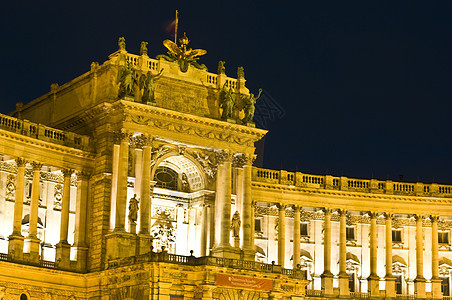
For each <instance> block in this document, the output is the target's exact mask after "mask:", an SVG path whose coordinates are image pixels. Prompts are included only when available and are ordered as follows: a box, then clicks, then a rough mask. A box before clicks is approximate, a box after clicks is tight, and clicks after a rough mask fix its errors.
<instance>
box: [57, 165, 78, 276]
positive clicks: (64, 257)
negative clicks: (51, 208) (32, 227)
mask: <svg viewBox="0 0 452 300" xmlns="http://www.w3.org/2000/svg"><path fill="white" fill-rule="evenodd" d="M62 172H63V176H64V182H63V199H62V203H61V222H60V241H59V243H58V244H57V245H56V252H55V262H56V263H57V265H58V267H60V268H69V267H70V254H71V245H69V243H68V241H67V237H68V229H69V206H70V196H71V175H72V173H73V172H74V170H71V169H65V170H63V171H62Z"/></svg>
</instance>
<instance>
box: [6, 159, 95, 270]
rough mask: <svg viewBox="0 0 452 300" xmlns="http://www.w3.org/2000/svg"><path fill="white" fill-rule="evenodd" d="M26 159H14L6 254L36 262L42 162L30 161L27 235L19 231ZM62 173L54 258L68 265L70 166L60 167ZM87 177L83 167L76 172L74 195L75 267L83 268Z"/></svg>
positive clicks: (63, 264) (61, 263)
mask: <svg viewBox="0 0 452 300" xmlns="http://www.w3.org/2000/svg"><path fill="white" fill-rule="evenodd" d="M27 163H28V162H27V161H26V160H25V159H23V158H17V159H16V165H17V176H16V182H15V184H16V190H15V199H14V216H13V230H12V233H11V235H10V236H9V242H8V255H9V257H10V259H12V260H17V261H29V262H32V263H39V261H40V256H39V249H40V245H41V242H42V241H41V240H40V239H39V238H38V235H37V233H38V230H37V229H38V212H39V190H40V178H41V169H42V166H43V165H42V163H39V162H35V161H31V162H29V163H30V164H31V166H32V169H33V177H32V190H31V201H30V214H29V227H28V236H26V237H24V236H23V235H22V218H23V203H24V193H25V166H26V164H27ZM61 171H62V173H63V195H62V207H61V219H60V240H59V242H58V244H57V245H56V255H55V262H56V265H57V266H58V267H59V268H62V269H69V268H71V261H70V251H71V247H72V246H71V245H70V244H69V243H68V229H69V207H70V201H71V199H70V185H71V176H72V174H73V173H74V170H72V169H62V170H61ZM88 180H89V174H88V173H87V172H86V171H80V172H77V181H78V185H77V199H76V207H77V209H76V216H75V218H76V221H75V239H74V245H73V246H74V247H75V248H74V250H75V251H76V258H77V263H76V268H77V269H78V270H84V269H85V268H86V259H87V258H86V255H87V251H88V247H87V241H86V218H87V215H86V212H87V210H86V208H87V200H88Z"/></svg>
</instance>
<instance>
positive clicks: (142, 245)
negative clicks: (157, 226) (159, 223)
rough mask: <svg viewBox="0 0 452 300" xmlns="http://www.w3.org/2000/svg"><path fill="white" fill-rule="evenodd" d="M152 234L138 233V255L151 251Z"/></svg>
mask: <svg viewBox="0 0 452 300" xmlns="http://www.w3.org/2000/svg"><path fill="white" fill-rule="evenodd" d="M152 240H153V238H152V236H150V235H149V233H148V234H138V239H137V255H140V254H145V253H149V252H151V246H152Z"/></svg>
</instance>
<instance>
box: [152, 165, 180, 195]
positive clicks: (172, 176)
mask: <svg viewBox="0 0 452 300" xmlns="http://www.w3.org/2000/svg"><path fill="white" fill-rule="evenodd" d="M154 180H155V181H156V182H157V184H156V185H155V186H156V187H159V188H163V189H169V190H175V191H177V172H176V171H174V170H173V169H171V168H168V167H163V166H160V167H158V168H157V170H156V171H155V175H154Z"/></svg>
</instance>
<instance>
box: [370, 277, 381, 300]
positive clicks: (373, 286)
mask: <svg viewBox="0 0 452 300" xmlns="http://www.w3.org/2000/svg"><path fill="white" fill-rule="evenodd" d="M367 290H368V291H369V294H370V297H380V277H378V275H377V274H370V276H369V277H368V278H367Z"/></svg>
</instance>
